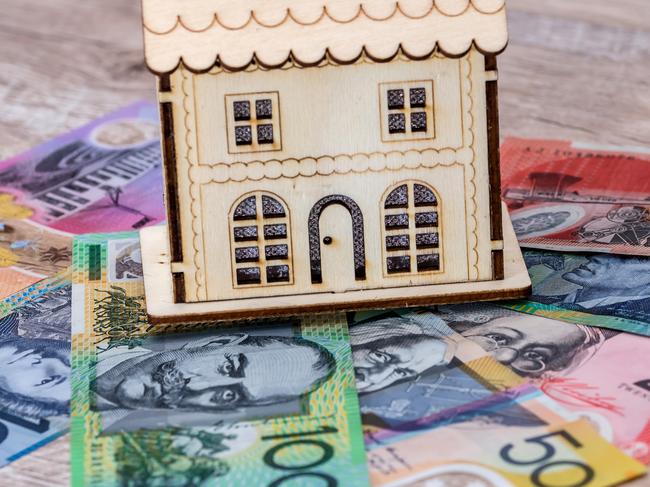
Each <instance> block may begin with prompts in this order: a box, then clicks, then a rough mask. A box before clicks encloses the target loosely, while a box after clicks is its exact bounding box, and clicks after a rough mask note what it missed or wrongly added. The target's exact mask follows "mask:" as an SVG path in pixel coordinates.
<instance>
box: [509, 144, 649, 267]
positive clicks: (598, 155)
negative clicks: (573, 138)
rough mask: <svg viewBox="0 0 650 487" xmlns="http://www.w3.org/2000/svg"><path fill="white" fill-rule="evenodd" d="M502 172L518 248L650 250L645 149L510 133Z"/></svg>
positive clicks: (647, 157) (623, 252) (635, 251)
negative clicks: (612, 146) (585, 143)
mask: <svg viewBox="0 0 650 487" xmlns="http://www.w3.org/2000/svg"><path fill="white" fill-rule="evenodd" d="M501 177H502V182H501V188H502V196H503V198H504V199H505V201H506V203H507V204H508V208H509V209H510V214H511V216H512V223H513V225H514V228H515V232H516V233H517V236H518V238H519V242H520V244H521V245H522V246H523V247H531V248H539V249H550V250H560V251H572V252H575V251H585V252H609V253H616V254H630V255H650V149H647V150H643V149H634V150H632V149H624V148H621V149H620V150H619V149H617V148H596V147H590V146H588V145H580V144H576V143H572V142H567V141H554V140H535V139H507V140H506V141H505V143H504V144H503V146H502V147H501Z"/></svg>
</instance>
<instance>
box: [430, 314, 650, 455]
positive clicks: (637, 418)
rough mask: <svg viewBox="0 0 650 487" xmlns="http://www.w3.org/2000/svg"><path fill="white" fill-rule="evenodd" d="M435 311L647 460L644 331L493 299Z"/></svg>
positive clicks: (647, 347) (648, 385)
mask: <svg viewBox="0 0 650 487" xmlns="http://www.w3.org/2000/svg"><path fill="white" fill-rule="evenodd" d="M435 314H436V316H438V317H440V318H441V319H442V320H444V321H445V323H447V324H448V325H449V326H450V327H451V328H453V329H454V330H455V331H457V332H458V333H460V334H461V335H462V336H463V337H465V338H467V339H469V340H471V341H473V342H474V343H476V344H478V345H479V346H481V347H482V348H483V349H484V350H486V351H487V352H489V353H490V354H491V355H492V356H493V357H494V358H495V359H496V360H498V361H499V362H501V363H502V364H503V365H505V366H507V367H509V368H510V369H511V370H512V371H514V372H516V373H517V374H519V375H521V376H522V377H525V378H526V379H527V380H529V381H531V382H532V383H533V384H535V385H536V386H538V387H539V388H540V389H541V390H542V391H543V392H544V393H545V394H547V395H548V396H549V397H550V398H552V399H554V400H555V401H556V402H557V403H559V404H560V405H562V406H563V407H564V408H566V409H568V410H570V411H572V412H574V413H575V414H577V415H579V416H580V417H583V418H585V419H587V420H589V422H590V423H591V424H592V425H593V426H594V427H595V428H596V429H597V430H598V432H599V433H600V434H601V435H602V436H603V437H604V438H605V439H607V440H608V441H611V442H612V443H614V444H615V445H616V446H617V447H619V448H621V449H622V450H623V451H625V452H626V453H628V454H629V455H631V456H633V457H635V458H637V459H638V460H640V461H641V462H643V463H646V464H647V463H650V408H649V407H648V404H649V401H650V370H648V368H647V367H643V366H642V365H641V364H643V363H644V362H645V361H647V357H648V356H649V355H650V338H647V337H643V336H639V335H633V334H629V333H621V332H618V331H614V330H609V329H605V328H597V327H593V326H584V325H574V324H569V323H564V322H561V321H556V320H552V319H549V318H545V317H543V316H534V315H529V314H524V313H518V312H516V311H512V310H510V309H504V308H503V307H500V306H496V305H493V304H486V303H481V304H479V303H476V304H466V305H456V306H439V307H438V309H437V310H436V312H435Z"/></svg>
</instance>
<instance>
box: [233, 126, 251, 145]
mask: <svg viewBox="0 0 650 487" xmlns="http://www.w3.org/2000/svg"><path fill="white" fill-rule="evenodd" d="M252 143H253V132H252V130H251V126H250V125H240V126H238V127H235V144H237V145H251V144H252Z"/></svg>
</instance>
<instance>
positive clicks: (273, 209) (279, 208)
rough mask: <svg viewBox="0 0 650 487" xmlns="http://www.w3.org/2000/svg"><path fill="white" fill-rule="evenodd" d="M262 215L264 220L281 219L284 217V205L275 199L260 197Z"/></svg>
mask: <svg viewBox="0 0 650 487" xmlns="http://www.w3.org/2000/svg"><path fill="white" fill-rule="evenodd" d="M262 215H264V218H282V217H284V216H286V214H285V212H284V205H283V204H282V203H280V202H279V201H278V200H276V199H275V198H271V197H270V196H266V195H262Z"/></svg>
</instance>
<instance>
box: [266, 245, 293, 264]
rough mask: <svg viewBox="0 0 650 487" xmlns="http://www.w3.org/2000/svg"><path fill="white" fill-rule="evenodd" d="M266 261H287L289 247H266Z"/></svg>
mask: <svg viewBox="0 0 650 487" xmlns="http://www.w3.org/2000/svg"><path fill="white" fill-rule="evenodd" d="M264 253H265V255H266V260H277V259H288V258H289V246H288V245H286V244H280V245H267V246H266V247H265V248H264Z"/></svg>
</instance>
